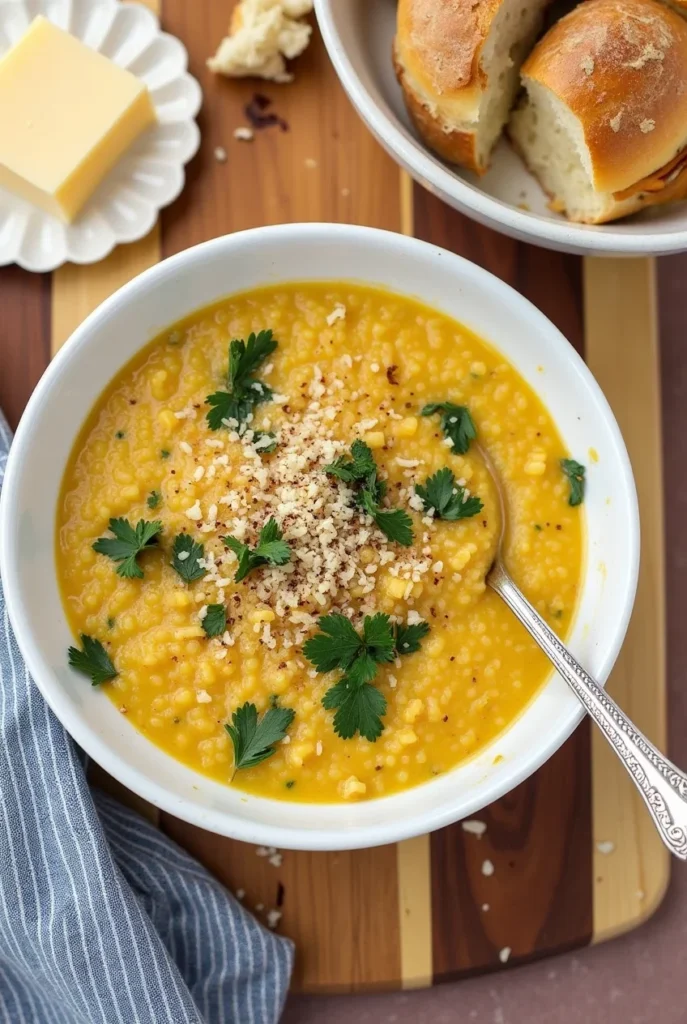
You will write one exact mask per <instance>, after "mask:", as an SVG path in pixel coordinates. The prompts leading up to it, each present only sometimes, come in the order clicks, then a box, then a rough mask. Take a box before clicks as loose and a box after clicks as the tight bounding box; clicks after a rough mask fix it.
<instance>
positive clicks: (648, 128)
mask: <svg viewBox="0 0 687 1024" xmlns="http://www.w3.org/2000/svg"><path fill="white" fill-rule="evenodd" d="M655 127H656V122H655V121H654V120H653V118H651V117H647V118H646V119H645V120H644V121H642V123H641V124H640V126H639V130H640V132H642V133H643V134H644V135H647V134H648V133H649V132H652V131H653V130H654V128H655Z"/></svg>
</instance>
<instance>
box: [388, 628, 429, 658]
mask: <svg viewBox="0 0 687 1024" xmlns="http://www.w3.org/2000/svg"><path fill="white" fill-rule="evenodd" d="M428 633H429V623H427V622H414V623H413V624H412V625H409V624H406V625H402V624H400V623H398V624H397V625H396V629H395V635H394V642H395V647H396V653H397V654H398V655H399V656H400V655H403V654H415V652H416V651H419V650H420V642H421V641H422V640H424V638H425V637H426V636H427V634H428Z"/></svg>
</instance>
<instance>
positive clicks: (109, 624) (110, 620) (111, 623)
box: [107, 616, 115, 629]
mask: <svg viewBox="0 0 687 1024" xmlns="http://www.w3.org/2000/svg"><path fill="white" fill-rule="evenodd" d="M114 627H115V620H114V619H113V618H112V617H111V616H110V617H109V618H108V620H107V628H108V629H114Z"/></svg>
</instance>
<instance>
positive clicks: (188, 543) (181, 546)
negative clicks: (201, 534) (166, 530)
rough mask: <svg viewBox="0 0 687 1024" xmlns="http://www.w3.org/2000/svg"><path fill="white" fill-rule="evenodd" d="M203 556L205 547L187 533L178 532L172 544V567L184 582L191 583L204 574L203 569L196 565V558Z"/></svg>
mask: <svg viewBox="0 0 687 1024" xmlns="http://www.w3.org/2000/svg"><path fill="white" fill-rule="evenodd" d="M204 557H205V548H204V547H203V545H202V544H199V543H197V542H196V541H195V540H194V539H193V537H189V535H188V534H187V533H178V534H177V535H176V537H175V538H174V544H173V545H172V568H173V569H176V571H177V572H178V573H179V575H180V576H181V578H182V580H183V581H184V583H193V581H194V580H200V579H202V578H203V576H204V575H205V569H203V567H202V566H200V565H198V559H200V558H204Z"/></svg>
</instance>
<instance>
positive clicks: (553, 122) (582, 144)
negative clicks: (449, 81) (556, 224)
mask: <svg viewBox="0 0 687 1024" xmlns="http://www.w3.org/2000/svg"><path fill="white" fill-rule="evenodd" d="M522 80H523V84H524V86H525V89H526V95H525V96H524V98H523V100H522V101H521V103H520V105H519V106H518V108H517V109H516V110H515V111H514V113H513V115H512V117H511V121H510V124H509V128H508V131H509V135H510V137H511V139H512V141H513V143H514V144H515V147H516V149H517V150H518V151H519V152H520V154H521V155H522V157H523V159H524V160H525V163H526V164H527V166H528V167H529V169H530V170H531V171H532V173H533V174H534V175H535V176H536V177H537V178H538V179H539V182H540V183H541V185H542V187H543V188H544V190H545V191H546V192H547V193H548V195H549V196H550V197H551V207H552V209H554V210H557V211H560V212H561V213H565V215H566V216H567V217H568V218H569V219H570V220H573V221H578V222H580V223H585V224H603V223H606V222H607V221H612V220H617V219H618V218H619V217H624V216H626V215H627V214H630V213H634V212H635V211H637V210H641V209H643V208H644V207H647V206H653V205H656V204H658V203H667V202H671V201H674V200H678V199H683V198H685V197H686V196H687V22H685V21H684V20H683V19H682V18H680V17H679V16H678V15H677V14H675V13H674V12H673V11H672V10H671V9H670V8H669V7H667V6H664V5H663V4H662V3H658V2H656V0H587V2H586V3H583V4H581V5H580V6H579V7H577V8H575V10H574V11H572V13H570V14H569V15H567V17H565V18H562V19H561V21H559V22H558V23H557V24H556V25H555V26H554V27H553V28H552V29H551V30H550V31H549V32H547V34H546V35H545V36H544V37H543V39H541V40H540V42H539V43H538V44H537V46H536V47H535V48H534V50H533V51H532V53H531V55H530V57H529V58H528V60H527V61H526V62H525V64H524V65H523V68H522Z"/></svg>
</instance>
